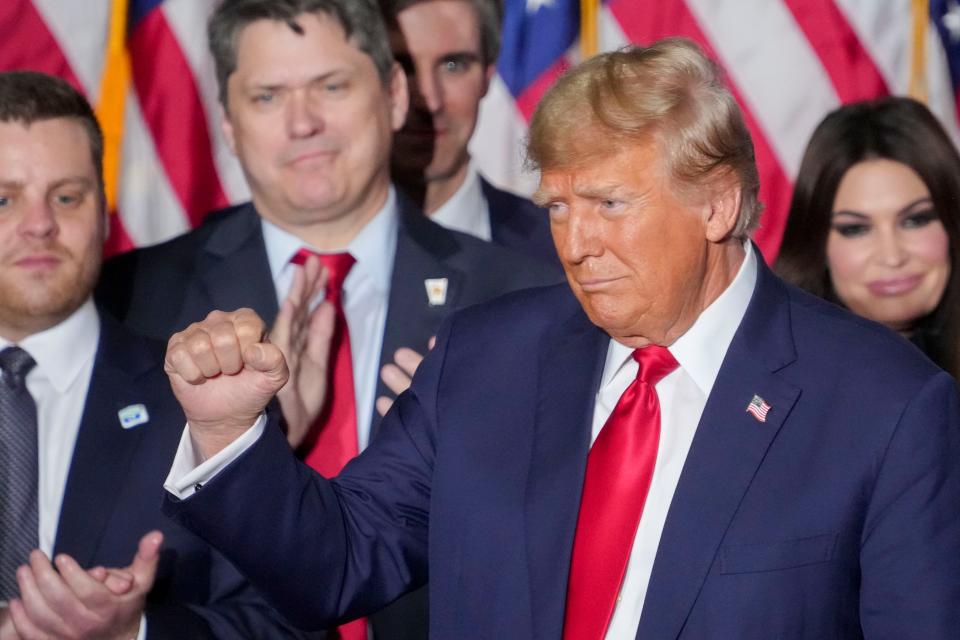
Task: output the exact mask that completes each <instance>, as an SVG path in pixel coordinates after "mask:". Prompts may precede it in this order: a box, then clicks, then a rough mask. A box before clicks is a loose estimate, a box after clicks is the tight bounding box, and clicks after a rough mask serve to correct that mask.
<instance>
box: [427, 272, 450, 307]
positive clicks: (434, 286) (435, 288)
mask: <svg viewBox="0 0 960 640" xmlns="http://www.w3.org/2000/svg"><path fill="white" fill-rule="evenodd" d="M423 285H424V287H426V289H427V302H429V303H430V306H431V307H441V306H443V305H445V304H446V303H447V279H446V278H427V279H426V280H424V281H423Z"/></svg>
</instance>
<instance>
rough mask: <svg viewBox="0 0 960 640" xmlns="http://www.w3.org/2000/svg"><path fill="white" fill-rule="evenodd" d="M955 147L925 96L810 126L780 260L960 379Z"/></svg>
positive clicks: (852, 108) (959, 195)
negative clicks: (924, 101)
mask: <svg viewBox="0 0 960 640" xmlns="http://www.w3.org/2000/svg"><path fill="white" fill-rule="evenodd" d="M958 243H960V155H958V154H957V151H956V149H955V147H954V146H953V144H952V142H951V141H950V139H949V137H948V136H947V134H946V132H945V131H944V130H943V128H942V127H941V126H940V124H939V123H938V122H937V120H936V119H935V118H934V116H933V115H932V114H931V113H930V111H929V110H928V109H927V108H926V107H925V106H923V105H922V104H921V103H919V102H917V101H915V100H911V99H909V98H897V97H891V98H884V99H881V100H876V101H871V102H863V103H857V104H850V105H845V106H843V107H841V108H839V109H837V110H836V111H833V112H832V113H830V114H829V115H828V116H827V117H826V118H825V119H824V120H823V122H821V123H820V125H819V126H818V127H817V129H816V131H814V134H813V137H812V138H811V140H810V143H809V145H808V146H807V150H806V153H805V154H804V158H803V162H802V163H801V166H800V172H799V175H798V176H797V182H796V186H795V188H794V193H793V200H792V202H791V206H790V213H789V217H788V219H787V228H786V231H785V234H784V238H783V244H782V246H781V249H780V254H779V257H778V259H777V263H776V270H777V272H778V273H780V275H781V276H783V277H784V278H785V279H787V280H788V281H790V282H793V283H794V284H796V285H799V286H800V287H802V288H804V289H806V290H807V291H810V292H811V293H814V294H816V295H818V296H821V297H823V298H827V299H829V300H832V301H834V302H838V303H840V304H842V305H844V306H845V307H847V308H848V309H850V310H851V311H853V312H854V313H857V314H859V315H862V316H864V317H867V318H870V319H871V320H875V321H877V322H880V323H882V324H885V325H886V326H888V327H890V328H891V329H894V330H895V331H898V332H900V333H901V334H903V335H904V336H906V337H908V338H910V339H911V340H912V341H913V342H914V343H915V344H917V346H919V347H920V348H921V349H923V350H924V351H925V352H926V353H927V355H928V356H930V358H931V359H933V360H934V361H935V362H936V363H937V364H939V365H940V366H941V367H943V368H944V369H946V370H947V371H949V372H951V373H952V374H953V375H954V377H960V306H958V305H960V299H958V295H960V291H958V289H960V285H958V282H957V278H958V273H960V265H958V263H957V260H958V251H957V249H958V248H960V244H958Z"/></svg>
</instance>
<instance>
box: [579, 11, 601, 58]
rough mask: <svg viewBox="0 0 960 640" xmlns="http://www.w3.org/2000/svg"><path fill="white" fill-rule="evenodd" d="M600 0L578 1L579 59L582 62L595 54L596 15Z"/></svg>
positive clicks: (596, 36) (596, 38) (596, 35)
mask: <svg viewBox="0 0 960 640" xmlns="http://www.w3.org/2000/svg"><path fill="white" fill-rule="evenodd" d="M599 12H600V0H580V57H581V59H583V60H586V59H587V58H591V57H593V56H595V55H596V54H597V40H598V28H597V14H598V13H599Z"/></svg>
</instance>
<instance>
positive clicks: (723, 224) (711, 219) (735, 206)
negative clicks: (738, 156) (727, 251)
mask: <svg viewBox="0 0 960 640" xmlns="http://www.w3.org/2000/svg"><path fill="white" fill-rule="evenodd" d="M715 188H716V190H715V191H714V195H713V196H712V197H711V198H710V201H709V202H708V209H707V211H706V216H707V219H706V225H705V227H706V236H707V240H709V241H710V242H723V241H724V240H726V239H727V238H729V237H730V234H731V233H732V232H733V229H734V227H736V226H737V220H738V219H739V218H740V203H741V200H742V196H743V194H742V191H741V190H740V182H739V181H738V180H736V176H733V175H731V176H724V177H723V179H722V180H720V181H718V183H717V185H716V187H715Z"/></svg>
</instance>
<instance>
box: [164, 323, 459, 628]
mask: <svg viewBox="0 0 960 640" xmlns="http://www.w3.org/2000/svg"><path fill="white" fill-rule="evenodd" d="M449 333H450V332H449V325H445V326H444V327H443V328H442V329H441V331H440V332H439V334H438V340H437V345H436V347H435V348H434V349H433V351H431V352H430V354H429V355H428V357H427V358H426V359H425V360H424V362H423V364H422V365H421V367H420V369H419V370H418V372H417V376H416V379H415V380H414V383H413V385H412V387H411V389H410V390H409V391H407V392H406V393H404V394H402V395H401V396H400V398H398V400H397V402H396V403H395V404H394V407H393V409H391V411H390V413H389V414H388V415H387V416H386V418H385V419H384V422H383V424H382V425H381V427H380V432H379V434H378V436H377V439H376V440H375V442H374V443H373V444H371V446H370V447H369V448H368V449H367V450H366V451H365V452H364V453H363V454H361V455H360V456H359V457H357V458H356V459H354V460H353V461H352V462H350V464H348V465H347V467H346V468H345V469H344V471H343V472H342V473H341V474H340V476H338V477H337V478H336V479H334V480H332V481H331V480H326V479H324V478H323V477H321V476H320V475H319V474H317V473H315V472H314V471H313V470H312V469H310V468H309V467H307V466H306V465H304V464H302V463H301V462H300V461H298V460H297V459H296V457H295V456H294V455H293V453H292V452H291V450H290V448H289V446H288V445H287V443H286V440H285V439H284V437H283V435H282V434H281V432H280V430H279V429H278V428H277V426H276V420H277V418H276V415H273V416H272V417H271V418H270V422H269V423H268V425H267V428H266V430H265V431H264V434H263V436H261V438H260V439H259V440H258V441H257V442H256V443H255V444H254V445H253V446H251V447H250V448H249V449H248V450H247V451H246V452H245V453H244V454H243V455H242V456H240V457H239V458H238V459H237V460H235V461H234V462H233V463H231V464H230V465H229V466H228V467H227V468H225V469H224V470H223V471H222V472H221V473H219V474H218V475H217V476H215V477H214V478H213V479H212V480H211V481H210V482H208V483H207V484H206V485H205V486H204V487H203V488H202V489H201V490H200V491H198V492H197V493H195V494H194V495H193V496H191V497H190V498H187V499H185V500H177V499H176V498H174V497H173V496H172V495H170V494H166V495H165V496H164V507H163V508H164V511H165V513H167V515H169V516H171V517H172V518H174V519H175V520H176V521H178V522H180V523H181V524H183V525H184V526H185V527H187V528H188V529H190V530H192V531H194V532H195V533H196V534H197V535H199V536H200V537H201V538H203V539H204V540H206V541H207V542H208V543H209V544H211V545H212V546H213V547H214V548H216V549H218V550H220V551H221V552H223V554H224V555H225V556H226V557H227V558H228V559H229V560H230V561H231V562H232V563H233V564H234V565H236V566H237V568H239V569H240V571H241V572H242V573H243V574H244V575H246V576H247V577H248V578H249V579H250V580H251V582H252V583H253V584H254V585H255V586H256V587H257V588H258V589H260V591H261V592H262V593H264V595H265V596H266V597H267V599H268V600H269V601H270V602H271V603H272V604H273V605H274V606H275V607H276V608H277V609H278V610H279V611H280V612H281V613H283V614H284V615H286V616H287V617H288V618H289V619H290V620H291V621H293V622H294V623H295V624H297V625H298V626H300V627H302V628H305V629H322V628H329V627H332V626H334V625H335V624H336V623H338V622H339V621H342V620H348V619H353V618H356V617H358V616H361V615H364V614H367V613H370V612H373V611H376V610H378V609H380V608H382V607H383V606H385V605H386V604H388V603H390V602H392V601H393V600H395V599H396V598H398V597H399V596H400V595H402V594H403V593H405V592H407V591H409V590H412V589H414V588H416V587H418V586H420V585H422V584H424V583H425V582H426V578H427V528H428V522H429V503H430V489H431V487H430V482H431V476H432V468H433V456H434V453H435V449H436V389H437V386H438V383H439V379H440V374H441V372H442V367H443V360H444V356H445V353H446V344H447V340H448V337H449Z"/></svg>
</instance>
